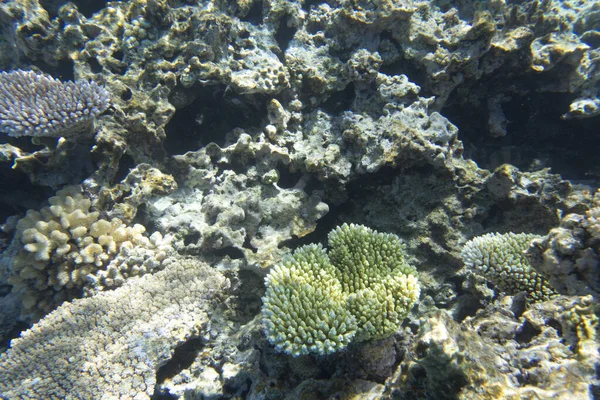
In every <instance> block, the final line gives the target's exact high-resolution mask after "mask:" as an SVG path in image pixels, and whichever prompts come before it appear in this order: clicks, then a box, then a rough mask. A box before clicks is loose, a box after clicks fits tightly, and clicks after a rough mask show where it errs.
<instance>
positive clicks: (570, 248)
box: [527, 191, 600, 296]
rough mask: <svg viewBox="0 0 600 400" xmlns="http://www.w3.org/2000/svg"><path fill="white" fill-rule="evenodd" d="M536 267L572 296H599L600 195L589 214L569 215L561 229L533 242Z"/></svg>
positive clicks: (552, 230) (561, 224)
mask: <svg viewBox="0 0 600 400" xmlns="http://www.w3.org/2000/svg"><path fill="white" fill-rule="evenodd" d="M527 255H528V256H529V258H530V260H531V263H532V265H533V267H534V268H535V269H536V270H538V271H540V272H541V273H543V274H544V275H545V276H546V277H548V279H549V281H550V283H551V284H552V286H554V287H556V288H557V289H558V290H559V291H560V292H561V293H565V294H571V295H584V294H590V293H591V294H594V295H595V296H599V295H600V191H596V193H595V194H594V195H593V198H592V201H591V204H590V206H589V208H588V209H587V210H586V211H580V212H573V213H569V214H566V215H565V216H564V217H563V218H562V220H561V221H560V225H559V226H558V227H556V228H553V229H551V230H550V232H549V233H548V235H546V236H544V237H541V238H539V239H537V240H535V241H534V242H533V246H532V247H531V248H530V249H529V250H528V253H527Z"/></svg>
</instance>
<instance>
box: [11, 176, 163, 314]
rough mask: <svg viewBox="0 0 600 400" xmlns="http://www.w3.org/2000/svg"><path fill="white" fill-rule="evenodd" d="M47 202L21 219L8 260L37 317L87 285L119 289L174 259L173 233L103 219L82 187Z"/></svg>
mask: <svg viewBox="0 0 600 400" xmlns="http://www.w3.org/2000/svg"><path fill="white" fill-rule="evenodd" d="M48 202H49V203H50V204H49V206H47V207H43V208H42V209H41V210H40V211H34V210H30V211H29V212H28V213H27V215H26V216H25V217H23V218H22V219H20V220H19V221H18V222H17V224H16V228H15V232H14V239H13V241H12V244H11V246H10V248H9V250H8V254H6V255H5V258H4V262H3V263H4V264H5V266H4V268H5V273H6V274H7V275H8V279H7V282H8V283H10V284H11V285H13V286H14V291H15V292H18V293H20V296H21V298H22V301H23V306H24V309H25V310H27V311H28V312H31V313H32V315H34V316H39V315H40V314H39V313H40V312H47V311H49V310H51V309H52V308H53V307H54V306H56V305H57V304H60V302H61V301H63V300H67V299H70V298H72V296H77V295H78V293H79V292H80V291H81V289H83V288H84V287H85V288H86V289H87V290H92V291H95V290H104V289H111V288H115V287H118V286H121V285H122V284H123V283H124V282H125V280H126V279H127V278H129V277H132V276H139V275H143V274H145V273H148V272H152V271H157V270H160V269H162V268H164V267H165V266H166V265H168V263H170V262H171V261H170V257H169V256H170V255H172V253H173V250H172V247H171V245H170V242H169V240H170V239H169V238H165V237H163V236H162V235H161V234H160V233H159V232H155V233H153V234H152V235H151V236H150V237H148V236H147V235H145V231H146V228H145V227H144V226H142V225H139V224H135V225H133V226H128V225H126V224H124V223H123V221H121V220H120V219H118V218H112V219H110V220H108V219H104V218H102V217H101V216H100V212H98V211H94V210H93V209H92V208H91V200H90V199H89V198H88V197H87V196H86V195H85V193H84V192H82V190H81V188H80V187H69V188H65V189H63V190H60V191H59V192H57V193H56V195H55V196H53V197H51V198H50V199H49V200H48ZM9 254H10V256H9Z"/></svg>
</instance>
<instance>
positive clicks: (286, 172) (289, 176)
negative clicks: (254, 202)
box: [277, 163, 310, 194]
mask: <svg viewBox="0 0 600 400" xmlns="http://www.w3.org/2000/svg"><path fill="white" fill-rule="evenodd" d="M277 173H278V174H279V180H278V181H277V186H279V187H280V188H282V189H291V188H293V187H295V186H296V185H297V184H298V182H299V181H300V179H301V178H302V176H303V173H302V172H300V171H296V172H291V171H290V169H289V168H288V166H286V165H283V164H282V163H279V164H278V165H277ZM305 191H306V190H305ZM306 193H309V194H310V192H309V191H306Z"/></svg>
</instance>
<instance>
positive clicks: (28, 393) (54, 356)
mask: <svg viewBox="0 0 600 400" xmlns="http://www.w3.org/2000/svg"><path fill="white" fill-rule="evenodd" d="M228 285H229V283H228V281H227V279H225V278H224V277H223V276H222V275H221V274H219V273H218V272H216V271H214V270H212V269H211V268H210V267H208V266H207V265H205V264H200V263H197V262H195V261H191V260H179V262H178V263H175V264H173V265H171V266H169V267H168V268H166V269H165V270H163V271H160V272H158V273H156V274H153V275H146V276H144V277H142V278H140V279H139V280H136V281H132V282H128V283H127V284H125V285H124V286H123V287H121V288H118V289H116V290H114V291H108V292H102V293H99V294H97V295H96V296H94V297H90V298H85V299H78V300H75V301H74V302H73V303H65V304H63V305H62V306H61V307H59V308H58V309H56V310H55V311H53V312H52V313H50V314H48V315H47V316H46V317H45V318H44V319H42V320H41V321H40V322H38V323H37V324H35V325H34V326H33V327H32V328H31V329H30V330H28V331H26V332H23V333H22V334H21V336H20V337H19V338H17V339H14V340H13V341H12V342H11V348H10V349H9V350H8V351H7V352H6V353H3V354H2V355H0V370H1V371H2V373H1V374H0V397H2V398H10V399H17V398H19V399H74V398H78V399H82V398H86V399H92V398H94V399H100V398H123V399H124V398H127V399H136V400H141V399H150V397H151V396H152V394H153V393H154V385H155V383H156V375H157V371H158V368H159V367H160V366H161V365H163V364H164V363H165V362H166V361H168V360H169V358H170V357H171V356H172V354H173V351H174V350H175V347H177V346H178V345H179V344H181V343H183V342H185V341H186V340H188V339H189V338H191V337H194V336H198V335H199V334H200V333H201V332H202V330H203V329H204V328H205V327H206V325H207V324H208V323H209V315H208V314H207V313H208V312H210V311H211V310H212V309H213V306H214V304H215V302H216V299H217V298H218V297H219V296H221V295H222V293H224V292H225V291H226V290H227V288H228Z"/></svg>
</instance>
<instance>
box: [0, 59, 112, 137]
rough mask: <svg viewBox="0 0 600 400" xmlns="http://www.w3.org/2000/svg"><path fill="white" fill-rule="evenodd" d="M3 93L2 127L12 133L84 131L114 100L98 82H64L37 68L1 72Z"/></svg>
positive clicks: (0, 81)
mask: <svg viewBox="0 0 600 400" xmlns="http://www.w3.org/2000/svg"><path fill="white" fill-rule="evenodd" d="M0 94H1V96H2V97H0V98H1V99H2V100H1V101H0V131H2V132H4V133H6V134H8V135H9V136H35V137H40V136H50V137H59V136H72V135H75V134H79V133H82V132H83V133H84V132H85V131H86V130H90V128H91V127H92V125H93V122H94V118H96V117H97V116H98V115H100V113H102V112H103V111H105V110H106V109H107V108H108V106H109V104H110V95H109V93H108V92H107V91H106V90H105V89H104V88H102V87H101V86H99V85H98V84H96V83H95V82H87V81H77V82H61V81H59V80H58V79H54V78H52V77H51V76H49V75H45V74H38V73H35V72H33V71H12V72H0Z"/></svg>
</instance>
